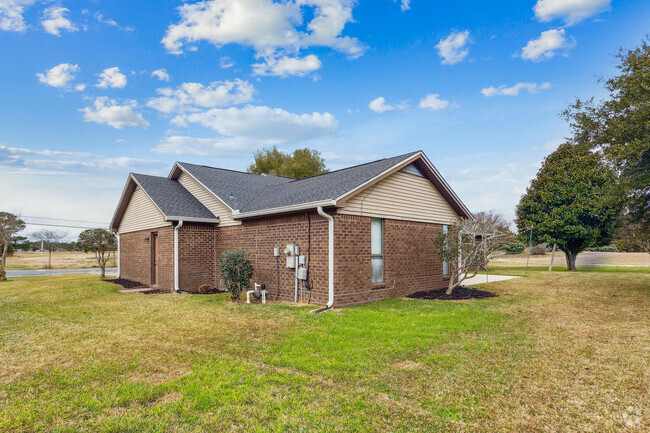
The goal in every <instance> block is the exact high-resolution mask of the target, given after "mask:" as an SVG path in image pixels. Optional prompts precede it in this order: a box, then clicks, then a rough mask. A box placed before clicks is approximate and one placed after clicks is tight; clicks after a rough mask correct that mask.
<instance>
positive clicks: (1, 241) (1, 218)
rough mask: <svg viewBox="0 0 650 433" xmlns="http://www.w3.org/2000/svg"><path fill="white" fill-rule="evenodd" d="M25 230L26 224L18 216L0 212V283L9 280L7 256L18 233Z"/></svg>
mask: <svg viewBox="0 0 650 433" xmlns="http://www.w3.org/2000/svg"><path fill="white" fill-rule="evenodd" d="M24 228H25V222H24V221H23V220H21V219H20V218H18V217H17V216H16V215H14V214H11V213H9V212H0V252H1V253H2V255H1V256H0V281H6V280H7V271H5V265H6V264H7V255H8V251H9V245H10V244H11V242H12V241H13V239H14V237H15V236H16V233H18V232H19V231H21V230H23V229H24Z"/></svg>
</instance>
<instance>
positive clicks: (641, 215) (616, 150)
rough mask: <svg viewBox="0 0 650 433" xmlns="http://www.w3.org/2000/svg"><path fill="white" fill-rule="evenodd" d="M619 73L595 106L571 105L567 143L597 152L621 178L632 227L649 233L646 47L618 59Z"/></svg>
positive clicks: (649, 64) (649, 60)
mask: <svg viewBox="0 0 650 433" xmlns="http://www.w3.org/2000/svg"><path fill="white" fill-rule="evenodd" d="M617 59H618V65H617V68H618V70H619V74H618V75H616V76H614V77H612V78H609V79H607V80H604V86H605V88H606V89H607V90H608V92H609V96H608V98H607V99H606V100H604V101H601V102H600V103H598V104H595V103H594V100H593V98H591V99H588V100H580V99H578V100H576V101H575V103H573V104H572V105H571V106H570V107H569V108H568V109H567V110H565V111H564V113H563V114H564V116H565V117H566V119H567V120H568V121H569V123H570V125H571V127H572V129H573V137H572V138H571V142H572V143H574V144H582V145H587V146H589V147H590V148H592V149H594V150H597V151H602V152H603V154H604V156H605V158H606V160H607V162H608V163H609V164H610V165H611V166H612V167H613V168H614V169H615V170H616V171H617V172H618V173H620V182H621V186H622V187H623V188H624V195H625V196H626V197H627V200H626V207H627V214H628V217H629V220H630V222H631V223H632V224H640V225H641V229H642V230H644V231H646V232H647V231H648V230H650V210H649V209H650V45H649V44H648V41H647V40H646V41H644V42H643V43H642V44H641V46H640V47H638V48H636V49H633V50H629V51H624V50H622V49H621V50H620V51H619V53H618V55H617Z"/></svg>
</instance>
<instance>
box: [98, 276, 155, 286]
mask: <svg viewBox="0 0 650 433" xmlns="http://www.w3.org/2000/svg"><path fill="white" fill-rule="evenodd" d="M104 281H106V282H108V283H114V284H117V285H118V286H122V287H123V288H125V289H139V288H140V287H149V286H147V285H146V284H142V283H138V282H137V281H131V280H127V279H126V278H112V279H111V278H107V279H105V280H104Z"/></svg>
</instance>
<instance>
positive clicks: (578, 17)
mask: <svg viewBox="0 0 650 433" xmlns="http://www.w3.org/2000/svg"><path fill="white" fill-rule="evenodd" d="M610 6H611V0H538V2H537V3H536V4H535V6H534V7H533V10H534V11H535V17H536V18H537V19H538V20H539V21H542V22H548V21H552V20H554V19H558V18H560V19H562V20H564V22H565V23H566V24H567V25H573V24H576V23H578V22H580V21H582V20H584V19H586V18H589V17H591V16H593V15H596V14H598V13H600V12H604V11H606V10H609V9H610Z"/></svg>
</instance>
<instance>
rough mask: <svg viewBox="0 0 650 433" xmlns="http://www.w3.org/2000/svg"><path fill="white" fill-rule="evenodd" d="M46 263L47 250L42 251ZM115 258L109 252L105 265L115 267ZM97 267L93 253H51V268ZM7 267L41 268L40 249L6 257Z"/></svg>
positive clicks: (14, 268) (11, 268)
mask: <svg viewBox="0 0 650 433" xmlns="http://www.w3.org/2000/svg"><path fill="white" fill-rule="evenodd" d="M47 264H48V252H47V251H45V252H43V266H47ZM116 266H117V260H116V258H115V256H114V255H113V254H111V258H110V260H109V261H108V262H107V263H106V267H109V268H110V267H116ZM86 268H99V265H98V264H97V259H95V255H94V254H93V253H82V252H80V251H59V252H54V253H52V269H86ZM7 269H8V270H12V271H16V270H30V269H41V252H40V251H21V252H17V253H15V254H14V255H13V256H11V257H8V258H7Z"/></svg>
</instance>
